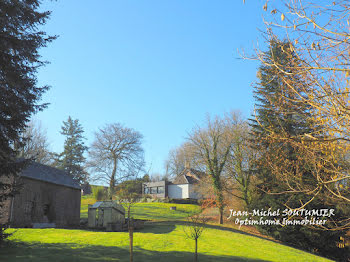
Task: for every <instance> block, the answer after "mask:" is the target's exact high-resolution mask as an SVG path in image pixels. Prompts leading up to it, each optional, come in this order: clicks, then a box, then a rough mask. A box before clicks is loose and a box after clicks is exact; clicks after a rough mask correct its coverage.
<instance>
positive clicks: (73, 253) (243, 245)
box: [0, 196, 329, 262]
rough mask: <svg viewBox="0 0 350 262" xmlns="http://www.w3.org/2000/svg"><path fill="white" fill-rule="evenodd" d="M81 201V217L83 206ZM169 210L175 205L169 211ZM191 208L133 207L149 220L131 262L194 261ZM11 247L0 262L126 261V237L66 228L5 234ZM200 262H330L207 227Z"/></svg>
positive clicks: (89, 200) (136, 238) (136, 237)
mask: <svg viewBox="0 0 350 262" xmlns="http://www.w3.org/2000/svg"><path fill="white" fill-rule="evenodd" d="M94 202H95V200H93V199H92V198H91V197H89V196H88V197H86V196H85V197H83V198H82V206H81V213H82V217H87V207H88V204H93V203H94ZM170 206H176V208H177V210H176V211H171V210H170ZM199 211H200V209H199V207H198V206H196V205H181V204H168V203H137V204H135V206H134V207H133V212H134V217H135V218H139V219H147V220H153V222H147V223H146V224H145V228H144V229H142V230H140V231H138V232H135V234H134V246H135V254H134V261H135V262H138V261H139V262H148V261H149V262H151V261H152V262H154V261H156V262H163V261H166V262H175V261H179V262H183V261H193V245H194V243H193V240H189V239H187V238H186V237H185V233H184V230H183V229H184V224H185V222H184V221H183V220H185V218H186V217H188V216H189V215H191V214H194V213H197V212H199ZM8 232H13V233H14V234H13V235H12V236H11V238H10V240H11V241H10V245H9V246H8V247H4V248H1V249H0V261H8V262H13V261H20V262H22V261H23V262H25V261H35V262H36V261H38V262H44V261H52V262H60V261H62V262H63V261H129V252H128V248H129V237H128V233H127V232H103V231H93V230H68V229H24V228H23V229H9V230H8ZM199 261H201V262H209V261H213V262H216V261H217V262H229V261H230V262H231V261H308V262H309V261H329V260H327V259H324V258H321V257H317V256H315V255H312V254H309V253H306V252H303V251H300V250H298V249H294V248H291V247H288V246H284V245H281V244H279V243H275V242H273V241H270V240H266V239H264V238H260V237H256V236H252V235H249V234H247V233H244V232H242V231H238V230H235V229H232V228H228V227H221V226H216V225H207V228H206V229H205V232H204V234H203V236H202V238H201V239H200V240H199Z"/></svg>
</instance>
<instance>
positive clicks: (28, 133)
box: [19, 120, 52, 164]
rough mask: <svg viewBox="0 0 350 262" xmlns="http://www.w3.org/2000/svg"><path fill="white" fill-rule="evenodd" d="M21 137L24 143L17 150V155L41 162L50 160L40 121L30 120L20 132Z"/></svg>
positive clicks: (48, 162) (45, 137)
mask: <svg viewBox="0 0 350 262" xmlns="http://www.w3.org/2000/svg"><path fill="white" fill-rule="evenodd" d="M22 137H23V140H24V141H25V143H24V146H23V147H22V148H20V150H19V157H23V158H25V159H33V160H35V161H36V162H38V163H41V164H50V163H51V162H52V153H51V152H50V150H49V142H48V139H47V134H46V130H44V129H43V127H42V125H41V122H40V121H38V120H31V121H30V122H29V124H28V126H27V128H26V129H25V131H24V132H23V133H22Z"/></svg>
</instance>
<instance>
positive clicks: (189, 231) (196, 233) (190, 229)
mask: <svg viewBox="0 0 350 262" xmlns="http://www.w3.org/2000/svg"><path fill="white" fill-rule="evenodd" d="M187 221H188V222H187V224H186V226H185V227H183V230H184V232H185V235H186V237H187V238H189V239H192V240H194V243H195V246H194V261H195V262H197V261H198V239H199V238H200V237H201V236H202V234H203V231H204V229H205V226H206V222H207V219H206V218H205V217H204V216H201V215H200V214H195V215H193V216H191V217H189V218H188V219H187Z"/></svg>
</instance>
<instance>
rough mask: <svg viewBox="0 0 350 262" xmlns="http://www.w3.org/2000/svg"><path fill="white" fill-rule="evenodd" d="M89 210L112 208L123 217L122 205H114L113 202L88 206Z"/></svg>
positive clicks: (101, 202)
mask: <svg viewBox="0 0 350 262" xmlns="http://www.w3.org/2000/svg"><path fill="white" fill-rule="evenodd" d="M90 208H92V209H96V208H114V209H116V210H118V211H119V212H120V213H122V214H123V215H125V208H124V207H123V206H122V205H120V204H117V203H115V202H114V201H99V202H96V203H95V204H93V205H89V209H90Z"/></svg>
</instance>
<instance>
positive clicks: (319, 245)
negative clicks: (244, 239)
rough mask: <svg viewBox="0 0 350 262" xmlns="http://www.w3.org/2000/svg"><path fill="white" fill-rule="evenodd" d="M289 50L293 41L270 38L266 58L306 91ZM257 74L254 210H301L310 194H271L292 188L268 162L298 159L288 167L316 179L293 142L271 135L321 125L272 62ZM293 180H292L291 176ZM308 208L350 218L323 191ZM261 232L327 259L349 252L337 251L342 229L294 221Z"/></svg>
mask: <svg viewBox="0 0 350 262" xmlns="http://www.w3.org/2000/svg"><path fill="white" fill-rule="evenodd" d="M289 48H290V43H289V42H280V41H278V40H272V41H271V42H270V51H269V52H266V53H265V59H264V60H265V61H270V62H271V61H272V59H271V57H272V56H273V57H274V60H275V61H278V63H279V64H280V65H279V66H280V67H282V68H283V70H284V71H286V72H289V73H291V74H290V77H291V78H293V79H292V80H293V81H291V83H294V86H293V87H294V88H295V89H297V90H298V91H299V92H300V93H301V94H302V92H301V90H302V88H301V87H302V85H303V84H304V83H303V81H302V80H300V79H299V78H301V75H300V74H294V73H295V69H293V68H296V67H297V65H298V59H297V58H296V57H295V56H294V55H293V52H291V51H290V49H289ZM288 50H289V51H288ZM258 72H259V73H258V78H259V82H258V83H257V85H256V86H255V90H254V94H255V99H256V102H257V104H256V111H255V118H254V119H251V120H250V125H251V127H252V136H251V139H252V144H253V145H255V147H256V150H258V151H259V152H260V154H259V156H260V157H259V159H258V161H257V163H256V167H257V169H256V170H255V171H254V172H255V175H256V178H257V180H258V181H257V182H258V185H257V190H256V194H255V197H254V199H253V203H252V205H251V206H252V208H256V209H265V210H267V209H268V208H271V209H272V210H277V209H281V210H283V209H285V208H286V206H285V204H287V205H288V206H289V207H292V208H297V207H299V206H300V203H306V202H307V201H308V200H309V199H310V198H309V197H308V196H306V195H304V194H301V193H298V194H297V193H293V194H290V193H289V194H286V193H285V194H273V193H281V192H285V191H288V190H289V187H288V185H286V184H285V183H284V182H283V181H281V180H280V176H279V174H277V173H275V171H274V169H272V168H271V166H270V165H269V164H267V163H268V162H270V163H272V162H274V163H275V164H276V163H282V164H283V163H297V164H296V165H295V166H293V165H292V164H291V165H290V166H287V165H286V166H287V167H288V168H290V170H289V171H290V174H293V172H294V171H293V168H297V169H298V171H296V170H295V173H296V172H299V173H302V174H303V180H302V182H301V183H304V185H310V186H312V185H313V183H315V180H314V178H313V177H312V176H311V175H310V165H309V164H308V163H307V162H306V161H303V160H302V157H300V154H302V152H301V151H299V150H298V149H297V148H295V147H293V144H292V143H290V141H288V140H279V139H274V138H273V136H271V134H275V135H276V134H277V136H278V134H282V136H283V137H285V138H289V137H296V136H298V135H302V134H305V133H310V132H311V131H315V130H317V129H318V128H319V127H317V126H315V125H313V123H311V122H310V120H309V113H310V112H309V110H310V108H309V107H308V106H307V105H306V104H303V103H301V102H297V101H298V99H294V98H295V93H293V92H292V91H290V89H288V88H286V87H285V85H286V81H288V79H287V78H286V76H285V75H284V76H282V75H281V72H280V70H277V69H276V68H275V67H274V66H272V65H262V66H260V68H259V71H258ZM298 85H299V86H298ZM304 88H305V87H304ZM288 90H289V91H288ZM290 181H292V182H293V180H290ZM292 186H294V185H292ZM305 208H307V209H320V208H334V209H335V210H336V216H335V217H333V218H334V219H339V220H341V219H342V218H343V219H345V218H347V214H349V211H345V210H342V209H340V208H339V204H337V203H333V202H329V201H328V202H326V201H325V198H323V197H322V193H321V194H320V195H319V197H317V198H316V199H314V200H313V201H312V202H311V203H310V204H309V205H307V206H306V207H305ZM269 219H271V218H269ZM280 219H281V220H282V219H283V218H282V217H281V218H280ZM294 219H298V218H294ZM259 230H261V231H262V232H263V233H265V234H268V235H270V236H272V237H274V238H275V239H278V240H281V241H283V242H286V243H289V244H292V245H294V246H297V247H298V248H302V249H306V250H308V251H316V252H319V253H320V254H322V255H325V256H328V257H335V258H339V257H341V256H344V254H345V252H346V251H345V249H339V248H337V246H336V244H337V242H339V238H340V237H341V236H344V234H345V232H342V231H339V230H338V231H330V230H321V229H320V228H310V227H306V226H291V225H290V226H285V227H281V226H272V225H266V226H259Z"/></svg>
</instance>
